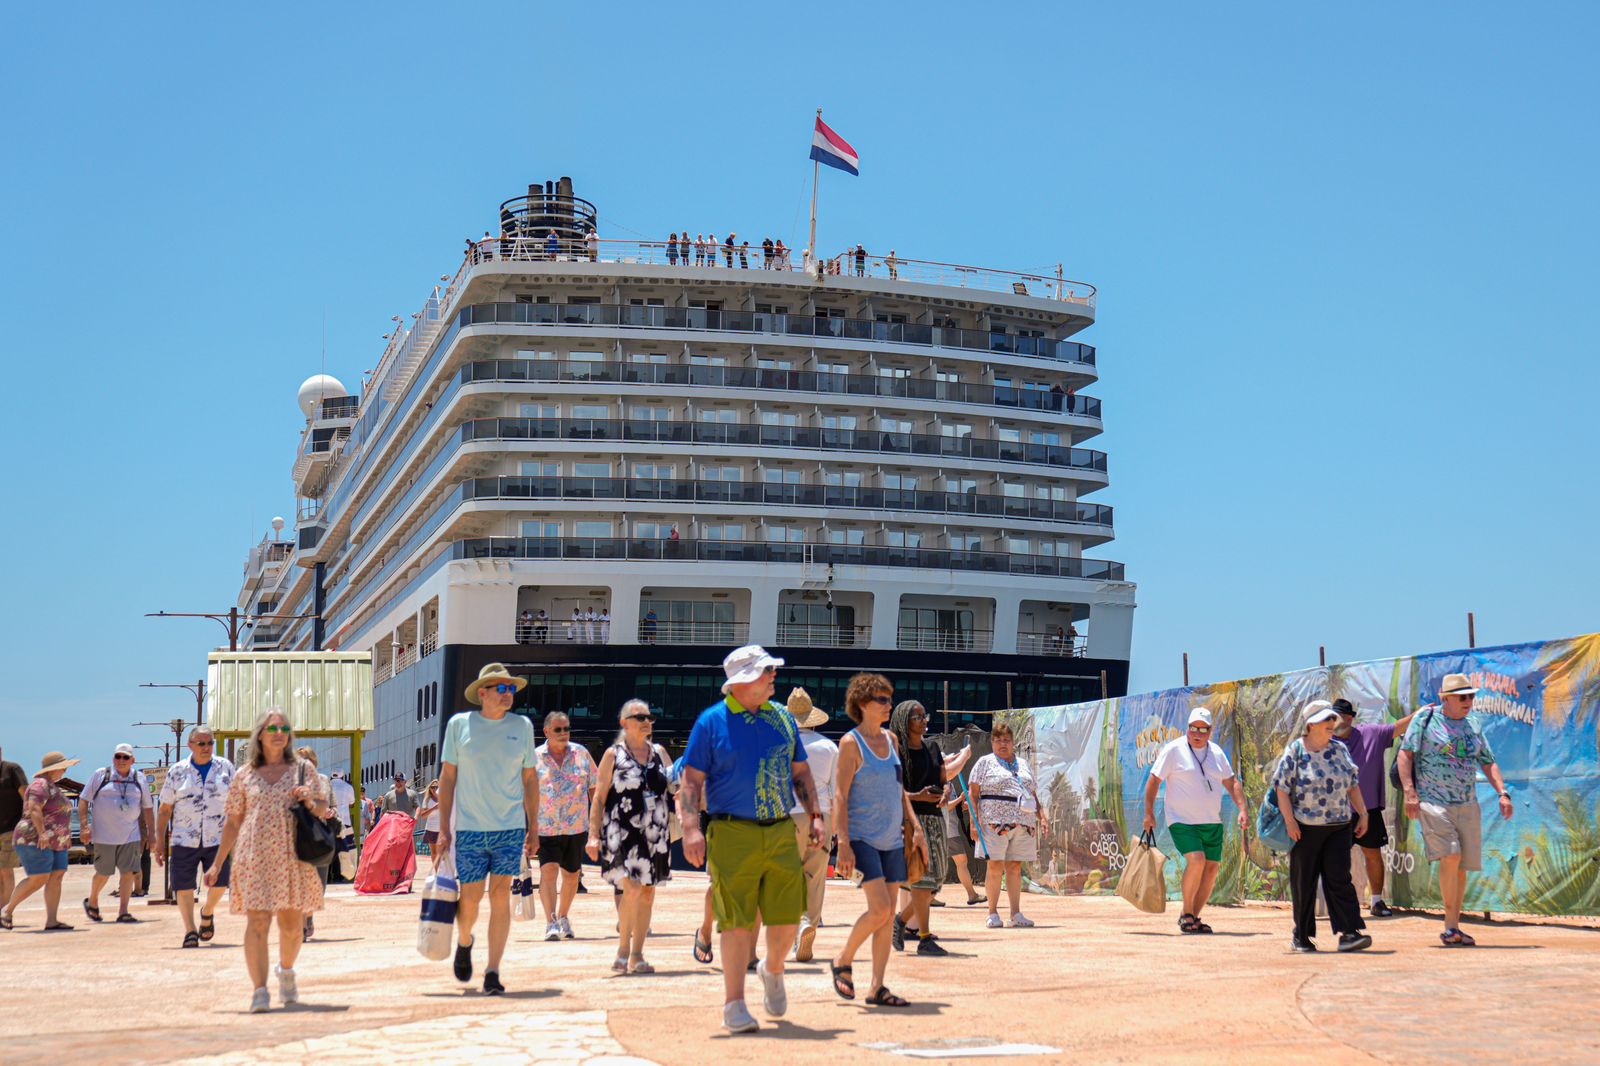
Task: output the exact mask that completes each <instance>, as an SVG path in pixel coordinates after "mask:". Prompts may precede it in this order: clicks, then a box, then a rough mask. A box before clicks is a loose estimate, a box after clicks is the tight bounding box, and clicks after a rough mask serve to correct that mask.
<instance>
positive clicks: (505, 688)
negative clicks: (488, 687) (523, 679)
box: [494, 681, 517, 696]
mask: <svg viewBox="0 0 1600 1066" xmlns="http://www.w3.org/2000/svg"><path fill="white" fill-rule="evenodd" d="M494 690H495V691H496V692H498V693H500V695H502V696H509V695H510V694H511V693H513V692H515V691H517V686H515V685H508V684H506V683H505V682H503V681H502V682H501V683H500V684H498V685H496V686H495V687H494Z"/></svg>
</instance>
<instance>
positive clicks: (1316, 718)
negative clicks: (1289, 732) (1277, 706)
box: [1300, 700, 1339, 725]
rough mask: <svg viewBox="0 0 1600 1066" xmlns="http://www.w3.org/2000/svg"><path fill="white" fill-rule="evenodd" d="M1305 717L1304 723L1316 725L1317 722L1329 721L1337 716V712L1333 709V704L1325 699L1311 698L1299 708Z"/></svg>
mask: <svg viewBox="0 0 1600 1066" xmlns="http://www.w3.org/2000/svg"><path fill="white" fill-rule="evenodd" d="M1300 713H1301V715H1303V716H1304V718H1305V723H1306V725H1316V724H1317V723H1318V722H1331V721H1334V720H1335V719H1337V718H1338V717H1339V712H1338V711H1336V710H1334V709H1333V704H1331V703H1329V702H1328V701H1327V700H1312V701H1311V702H1310V703H1308V704H1306V705H1305V706H1304V707H1302V708H1301V709H1300Z"/></svg>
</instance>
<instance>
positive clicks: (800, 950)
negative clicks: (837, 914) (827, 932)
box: [794, 921, 817, 962]
mask: <svg viewBox="0 0 1600 1066" xmlns="http://www.w3.org/2000/svg"><path fill="white" fill-rule="evenodd" d="M816 942H817V927H816V926H814V925H812V924H811V923H810V922H805V921H802V922H801V923H800V937H799V939H797V940H796V941H795V942H794V961H795V962H810V961H811V958H812V947H813V945H815V944H816Z"/></svg>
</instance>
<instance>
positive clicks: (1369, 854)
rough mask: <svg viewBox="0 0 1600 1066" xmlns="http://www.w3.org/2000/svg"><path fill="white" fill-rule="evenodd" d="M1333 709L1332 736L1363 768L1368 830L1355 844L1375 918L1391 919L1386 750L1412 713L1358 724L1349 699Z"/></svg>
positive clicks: (1402, 733) (1408, 721) (1404, 729)
mask: <svg viewBox="0 0 1600 1066" xmlns="http://www.w3.org/2000/svg"><path fill="white" fill-rule="evenodd" d="M1333 709H1334V710H1336V711H1338V712H1339V724H1338V726H1336V727H1335V728H1334V731H1333V735H1334V737H1336V738H1337V739H1338V740H1339V741H1340V742H1342V743H1343V744H1344V746H1345V747H1346V748H1349V749H1350V758H1351V759H1353V760H1354V761H1355V764H1356V769H1357V770H1359V771H1361V777H1360V784H1361V798H1362V799H1363V800H1365V801H1366V805H1367V812H1368V814H1369V815H1370V817H1369V818H1368V819H1367V832H1366V834H1365V835H1364V836H1358V837H1356V841H1355V842H1356V846H1357V847H1359V848H1360V849H1361V855H1362V857H1363V858H1364V859H1365V860H1366V863H1367V892H1368V895H1369V898H1370V901H1371V908H1372V916H1373V917H1374V918H1390V917H1393V916H1394V911H1393V910H1391V909H1390V908H1389V905H1388V904H1387V903H1385V902H1384V901H1383V869H1384V864H1383V849H1384V847H1385V846H1386V845H1387V844H1388V843H1389V829H1388V827H1387V826H1386V825H1385V824H1384V820H1383V801H1384V770H1383V753H1384V752H1386V751H1388V750H1389V748H1391V747H1392V746H1393V745H1394V742H1395V740H1396V739H1397V738H1399V737H1403V736H1405V735H1406V727H1407V726H1409V725H1410V724H1411V715H1409V714H1408V715H1406V716H1405V717H1404V718H1402V719H1400V720H1399V721H1398V722H1379V723H1376V724H1373V725H1356V724H1355V723H1356V708H1355V705H1354V704H1353V703H1351V702H1350V701H1349V700H1342V699H1341V700H1334V701H1333Z"/></svg>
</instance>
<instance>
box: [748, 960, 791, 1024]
mask: <svg viewBox="0 0 1600 1066" xmlns="http://www.w3.org/2000/svg"><path fill="white" fill-rule="evenodd" d="M756 976H757V977H760V978H761V1007H762V1009H763V1010H765V1011H766V1012H767V1013H768V1014H770V1015H772V1016H773V1017H774V1018H782V1017H783V1016H784V1014H785V1013H786V1012H787V1011H788V1010H789V993H788V991H786V990H785V989H784V987H783V974H781V973H768V972H767V960H766V959H762V960H761V961H760V962H759V963H757V964H756Z"/></svg>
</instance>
